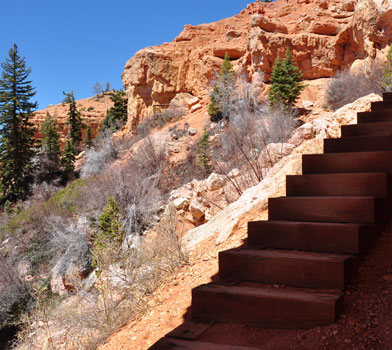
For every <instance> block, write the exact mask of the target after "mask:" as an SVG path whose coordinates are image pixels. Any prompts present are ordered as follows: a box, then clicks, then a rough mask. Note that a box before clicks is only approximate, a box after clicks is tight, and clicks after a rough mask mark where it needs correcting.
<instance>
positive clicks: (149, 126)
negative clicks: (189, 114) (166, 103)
mask: <svg viewBox="0 0 392 350" xmlns="http://www.w3.org/2000/svg"><path fill="white" fill-rule="evenodd" d="M184 112H185V111H184V110H183V109H182V108H176V107H169V108H168V109H166V110H163V111H159V112H155V113H154V114H153V115H152V116H150V117H147V118H146V119H145V120H143V121H142V122H141V123H140V124H139V125H138V126H137V132H138V134H139V135H140V136H141V137H145V136H146V135H148V134H150V132H151V130H153V129H158V130H159V129H162V128H163V127H164V126H165V125H166V124H167V123H170V122H173V121H176V120H178V119H180V118H181V117H182V116H183V115H184Z"/></svg>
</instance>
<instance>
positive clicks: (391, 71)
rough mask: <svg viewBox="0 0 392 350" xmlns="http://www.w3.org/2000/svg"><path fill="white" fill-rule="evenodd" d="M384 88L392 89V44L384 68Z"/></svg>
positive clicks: (386, 89)
mask: <svg viewBox="0 0 392 350" xmlns="http://www.w3.org/2000/svg"><path fill="white" fill-rule="evenodd" d="M382 88H383V90H384V91H385V92H388V91H392V45H391V46H390V48H389V50H388V54H387V63H386V65H385V68H384V74H383V82H382Z"/></svg>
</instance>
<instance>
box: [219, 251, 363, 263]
mask: <svg viewBox="0 0 392 350" xmlns="http://www.w3.org/2000/svg"><path fill="white" fill-rule="evenodd" d="M222 254H239V255H245V256H254V257H258V258H265V259H282V260H295V261H298V260H302V261H304V260H308V261H314V262H331V263H335V262H344V261H345V260H347V259H351V258H354V257H355V256H354V255H350V254H336V253H321V252H307V251H300V250H285V249H281V250H279V249H261V250H260V249H245V248H235V249H231V250H227V251H224V252H222Z"/></svg>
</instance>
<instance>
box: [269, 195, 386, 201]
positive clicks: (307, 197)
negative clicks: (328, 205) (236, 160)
mask: <svg viewBox="0 0 392 350" xmlns="http://www.w3.org/2000/svg"><path fill="white" fill-rule="evenodd" d="M283 198H284V199H287V200H295V199H304V200H311V199H331V198H342V199H376V198H384V197H380V196H352V195H351V196H336V195H335V196H290V197H286V196H280V197H270V198H269V199H283Z"/></svg>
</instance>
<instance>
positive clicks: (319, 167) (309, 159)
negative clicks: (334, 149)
mask: <svg viewBox="0 0 392 350" xmlns="http://www.w3.org/2000/svg"><path fill="white" fill-rule="evenodd" d="M302 173H303V174H330V173H392V152H391V151H384V152H383V151H380V152H358V153H355V152H353V153H328V154H306V155H303V156H302Z"/></svg>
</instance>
